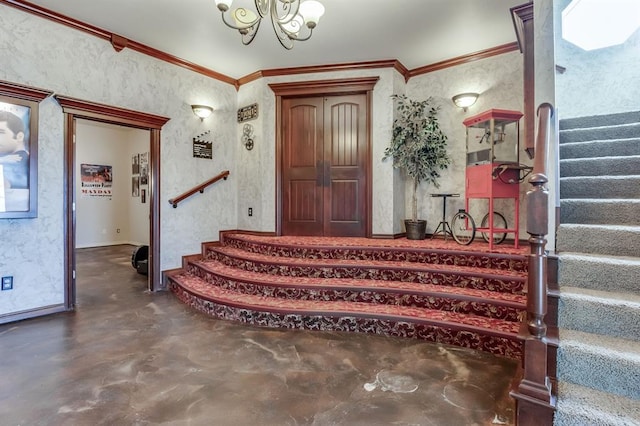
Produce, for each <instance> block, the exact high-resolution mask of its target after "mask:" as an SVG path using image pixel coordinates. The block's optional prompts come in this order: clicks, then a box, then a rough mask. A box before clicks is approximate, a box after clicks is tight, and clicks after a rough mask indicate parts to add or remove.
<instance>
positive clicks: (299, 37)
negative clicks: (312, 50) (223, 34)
mask: <svg viewBox="0 0 640 426" xmlns="http://www.w3.org/2000/svg"><path fill="white" fill-rule="evenodd" d="M254 1H255V4H256V10H257V12H258V14H257V15H256V14H255V13H254V12H253V11H251V10H249V9H246V8H244V7H238V8H236V9H233V10H231V11H230V10H229V9H230V8H231V3H232V2H233V0H215V2H216V6H218V9H220V11H221V12H222V21H223V22H224V23H225V24H226V25H227V26H228V27H230V28H233V29H234V30H238V32H240V34H241V35H242V44H244V45H247V44H249V43H251V42H252V41H253V39H254V37H255V36H256V34H257V33H258V29H259V28H260V23H261V22H262V19H263V18H266V17H267V16H269V17H270V18H271V24H272V25H273V29H274V31H275V33H276V37H278V41H279V42H280V44H281V45H282V46H283V47H284V48H285V49H291V48H292V47H293V42H294V41H305V40H309V39H310V38H311V34H312V33H313V29H314V28H315V27H316V25H317V24H318V21H319V20H320V17H321V16H322V15H323V14H324V6H322V3H320V2H319V1H316V0H254ZM227 12H228V13H227ZM229 15H231V17H232V19H233V20H230V19H229Z"/></svg>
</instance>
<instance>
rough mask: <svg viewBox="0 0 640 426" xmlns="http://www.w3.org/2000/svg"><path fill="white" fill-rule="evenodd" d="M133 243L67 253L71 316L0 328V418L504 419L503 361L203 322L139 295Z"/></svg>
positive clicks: (98, 421) (508, 408)
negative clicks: (73, 300) (74, 272)
mask: <svg viewBox="0 0 640 426" xmlns="http://www.w3.org/2000/svg"><path fill="white" fill-rule="evenodd" d="M132 250H133V247H131V246H116V247H105V248H92V249H81V250H78V257H77V269H78V281H77V293H78V307H77V310H76V312H75V313H68V314H60V315H55V316H50V317H45V318H38V319H33V320H27V321H21V322H17V323H13V324H4V325H2V326H0V360H1V361H0V424H2V425H5V426H6V425H87V426H88V425H91V426H93V425H155V424H164V425H221V426H224V425H234V426H235V425H242V426H244V425H350V426H351V425H367V426H372V425H439V426H440V425H455V426H460V425H495V424H503V425H504V424H507V425H512V424H514V403H513V401H512V400H511V399H510V398H509V397H508V387H509V384H510V380H511V378H512V377H513V374H514V371H515V369H516V366H517V364H516V362H515V361H512V360H507V359H502V358H496V357H494V356H491V355H489V354H486V353H482V352H475V351H470V350H465V349H460V348H456V347H450V346H442V345H436V344H431V343H425V342H421V341H416V340H409V339H398V338H386V337H382V336H373V335H365V334H345V333H335V332H309V331H299V330H272V329H257V328H250V327H245V326H243V325H239V324H235V323H230V322H225V321H220V320H216V319H212V318H208V317H206V316H204V315H202V314H200V313H198V312H195V311H193V310H192V309H190V308H188V307H187V306H185V305H183V304H182V303H180V302H179V301H178V300H177V299H176V298H174V297H173V296H172V295H171V294H168V293H157V294H151V293H148V292H147V291H146V290H145V289H146V277H145V276H142V275H140V274H137V273H136V272H135V270H134V269H133V268H132V267H131V263H130V257H131V253H132Z"/></svg>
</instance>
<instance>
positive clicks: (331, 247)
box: [225, 233, 527, 260]
mask: <svg viewBox="0 0 640 426" xmlns="http://www.w3.org/2000/svg"><path fill="white" fill-rule="evenodd" d="M246 236H249V237H251V235H250V234H241V233H239V234H227V235H225V238H229V239H238V240H241V241H243V242H245V243H249V244H259V245H263V246H268V247H274V248H275V247H283V248H305V249H309V248H311V249H312V250H339V249H341V248H342V246H337V245H322V244H305V245H302V244H288V243H271V242H269V243H267V242H262V241H260V242H259V243H258V242H256V241H254V240H253V239H251V238H246ZM376 241H382V240H376ZM348 249H349V250H372V251H385V250H393V251H398V252H408V253H414V252H417V253H424V254H428V253H434V254H450V255H473V256H486V257H490V258H509V259H513V260H524V259H526V257H527V256H526V254H522V253H520V254H519V253H500V252H484V251H479V250H472V249H468V250H465V249H463V248H458V249H457V250H449V249H442V248H425V247H403V246H385V245H371V246H367V245H349V247H348Z"/></svg>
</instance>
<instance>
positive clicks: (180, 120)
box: [0, 4, 237, 316]
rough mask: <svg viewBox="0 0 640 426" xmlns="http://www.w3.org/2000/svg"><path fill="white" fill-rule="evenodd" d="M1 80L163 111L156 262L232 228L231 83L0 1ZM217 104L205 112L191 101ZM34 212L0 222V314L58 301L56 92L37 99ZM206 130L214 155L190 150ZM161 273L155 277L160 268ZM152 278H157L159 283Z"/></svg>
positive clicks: (172, 261)
mask: <svg viewBox="0 0 640 426" xmlns="http://www.w3.org/2000/svg"><path fill="white" fill-rule="evenodd" d="M0 51H2V52H3V60H2V66H1V67H0V79H2V80H6V81H10V82H14V83H19V84H24V85H29V86H33V87H39V88H44V89H48V90H52V91H54V92H55V93H56V94H62V95H65V96H71V97H74V98H79V99H83V100H86V101H91V102H98V103H103V104H108V105H112V106H117V107H122V108H127V109H131V110H136V111H144V112H148V113H151V114H156V115H161V116H165V117H169V118H170V120H169V121H168V122H167V124H166V125H165V126H164V127H163V128H162V138H161V143H160V145H161V147H160V162H161V169H162V176H161V179H160V181H159V184H160V194H157V195H158V196H159V197H160V205H161V210H160V221H161V223H160V239H161V241H160V243H161V249H160V267H161V269H162V270H166V269H171V268H176V267H178V266H180V264H181V257H182V256H183V255H185V254H190V253H197V252H199V251H200V243H201V242H202V241H205V240H216V239H218V232H219V231H220V230H221V229H230V228H235V227H236V218H237V212H236V209H237V203H236V193H237V191H236V183H235V172H236V170H235V168H234V166H235V164H236V159H235V157H236V150H235V148H234V147H233V146H232V145H231V144H230V141H232V140H234V139H235V134H236V126H235V112H236V108H237V104H236V90H235V88H234V87H233V86H231V85H229V84H226V83H222V82H220V81H217V80H213V79H211V78H208V77H205V76H202V75H200V74H196V73H193V72H191V71H188V70H186V69H183V68H180V67H176V66H174V65H170V64H167V63H165V62H161V61H158V60H156V59H153V58H151V57H148V56H145V55H142V54H139V53H137V52H134V51H132V50H130V49H124V50H122V51H121V52H116V51H115V50H114V49H113V47H112V46H111V45H110V43H109V42H107V41H105V40H101V39H98V38H96V37H93V36H90V35H87V34H85V33H83V32H81V31H76V30H73V29H70V28H67V27H64V26H62V25H59V24H55V23H53V22H51V21H49V20H46V19H42V18H38V17H36V16H34V15H31V14H28V13H25V12H22V11H20V10H17V9H15V8H13V7H9V6H6V5H4V4H0ZM200 103H203V104H208V105H211V106H213V107H214V108H215V109H216V112H215V113H214V115H213V116H212V117H209V118H208V119H207V120H205V121H202V122H201V121H200V120H199V119H198V118H196V117H195V116H194V115H193V113H192V111H191V108H190V105H191V104H200ZM38 124H39V146H38V217H37V218H36V219H6V220H2V221H0V240H1V241H2V244H0V271H1V273H2V275H3V276H4V275H13V276H14V290H12V291H4V292H2V294H0V316H1V315H4V314H11V313H17V312H22V311H28V310H32V309H36V308H41V307H45V306H52V305H61V304H63V302H64V282H63V277H64V274H63V271H64V269H63V265H64V258H63V255H64V210H63V199H64V198H63V195H64V192H63V191H64V171H63V167H64V158H63V146H64V128H63V113H62V109H61V108H60V107H59V105H58V104H57V102H56V101H55V99H53V98H48V99H46V100H44V101H43V102H42V103H41V104H40V116H39V123H38ZM205 130H211V135H210V136H211V139H212V140H213V155H214V158H213V160H204V159H196V158H193V155H192V148H191V146H192V145H191V139H192V138H193V137H194V136H196V135H197V134H200V133H202V132H203V131H205ZM224 169H230V170H231V176H230V177H229V180H228V181H226V182H221V183H219V184H216V185H214V186H213V187H210V188H209V189H207V190H205V192H204V194H197V195H196V196H194V197H192V198H190V199H188V200H186V201H185V202H183V203H181V204H180V205H179V206H178V208H177V209H173V208H172V207H171V205H170V204H169V203H168V202H167V201H168V200H169V199H170V198H172V197H174V196H176V195H178V194H180V193H182V192H184V191H185V190H187V189H189V188H191V187H193V186H194V185H196V184H198V183H201V182H203V181H205V180H207V179H209V178H211V177H213V176H215V175H216V174H218V173H219V172H220V171H221V170H224ZM158 279H160V277H158ZM158 284H159V283H156V285H158Z"/></svg>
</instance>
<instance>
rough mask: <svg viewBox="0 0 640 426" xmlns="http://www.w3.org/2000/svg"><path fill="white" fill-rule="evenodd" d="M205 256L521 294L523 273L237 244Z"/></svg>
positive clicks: (329, 274) (233, 263)
mask: <svg viewBox="0 0 640 426" xmlns="http://www.w3.org/2000/svg"><path fill="white" fill-rule="evenodd" d="M206 257H207V259H210V260H217V261H219V262H221V263H223V264H225V265H227V266H230V267H234V268H237V269H241V270H245V271H254V272H260V273H265V274H272V275H287V276H303V277H315V278H353V279H367V280H389V281H405V282H419V283H424V284H437V285H446V286H454V287H464V288H474V289H479V290H489V291H497V292H506V293H514V294H522V292H523V290H524V287H525V283H526V273H524V272H513V271H504V270H500V269H486V268H473V267H468V266H458V265H434V264H422V263H416V262H390V261H377V260H371V261H363V260H350V259H347V260H342V259H307V258H286V257H274V256H268V255H263V254H258V253H250V252H246V251H244V250H240V249H237V248H232V247H226V246H217V247H207V249H206Z"/></svg>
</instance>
